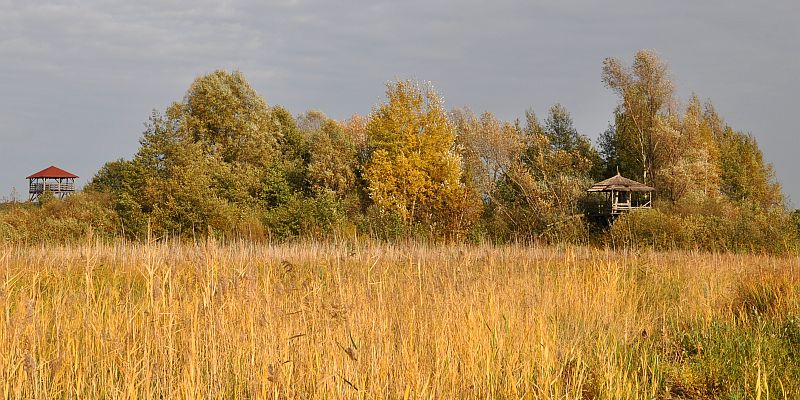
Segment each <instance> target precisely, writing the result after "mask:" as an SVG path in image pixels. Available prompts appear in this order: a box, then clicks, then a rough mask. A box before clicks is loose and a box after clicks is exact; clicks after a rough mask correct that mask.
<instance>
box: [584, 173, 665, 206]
mask: <svg viewBox="0 0 800 400" xmlns="http://www.w3.org/2000/svg"><path fill="white" fill-rule="evenodd" d="M655 190H656V189H655V188H652V187H650V186H647V185H645V184H643V183H639V182H636V181H634V180H633V179H628V178H626V177H624V176H622V175H620V174H619V172H617V175H615V176H613V177H611V178H608V179H606V180H604V181H600V182H597V183H595V184H594V185H592V187H590V188H589V189H588V190H587V192H589V193H598V194H603V195H605V198H604V201H600V202H597V210H596V213H597V214H596V215H599V216H617V215H619V214H622V213H624V212H628V211H631V210H636V209H641V208H651V207H652V202H653V192H655ZM591 211H592V213H594V212H595V210H591Z"/></svg>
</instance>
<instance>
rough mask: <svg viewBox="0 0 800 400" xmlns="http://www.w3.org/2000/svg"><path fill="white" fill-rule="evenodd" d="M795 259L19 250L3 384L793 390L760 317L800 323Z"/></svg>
mask: <svg viewBox="0 0 800 400" xmlns="http://www.w3.org/2000/svg"><path fill="white" fill-rule="evenodd" d="M797 266H798V260H797V259H796V258H774V257H766V256H741V255H738V256H737V255H713V254H693V253H688V252H674V253H650V252H645V253H641V254H637V253H629V252H627V253H626V252H612V251H604V250H598V249H591V248H572V247H566V248H554V247H546V248H543V247H526V246H516V245H514V246H503V247H491V246H425V245H387V244H374V243H367V244H355V245H354V244H342V245H336V244H324V243H298V244H286V245H275V246H267V245H256V244H250V243H239V244H232V245H225V246H221V245H217V244H214V243H209V244H203V245H199V246H191V245H180V244H151V245H141V244H117V245H103V244H92V245H88V244H87V245H75V246H70V247H59V246H51V245H46V246H41V247H24V246H17V247H13V246H5V247H0V279H2V282H0V306H2V314H0V382H2V385H3V386H2V388H1V389H0V391H2V394H3V396H4V398H148V399H149V398H192V399H194V398H226V399H232V398H367V399H372V398H375V399H377V398H688V397H695V398H704V397H716V396H722V395H725V394H726V393H728V394H730V393H743V394H744V395H748V396H750V395H751V396H753V397H756V396H762V398H766V397H763V396H765V395H766V393H767V392H769V393H770V395H771V396H772V397H773V398H783V397H787V398H792V397H796V396H797V395H800V392H797V391H796V390H798V389H797V386H796V385H795V386H792V385H791V382H792V380H793V379H795V380H796V378H797V377H796V376H795V375H793V374H794V373H795V372H792V371H788V372H786V371H782V370H781V369H780V368H776V367H775V364H774V362H775V360H779V361H780V360H784V359H785V357H784V356H785V354H784V353H780V355H774V356H773V355H771V354H773V353H774V354H778V353H776V352H775V351H772V352H771V353H770V351H771V350H770V349H771V348H773V347H776V346H778V347H780V346H781V343H784V342H785V340H788V341H789V342H785V343H788V345H787V346H790V345H793V343H794V342H791V340H794V339H792V337H789V336H787V338H788V339H785V340H784V339H783V336H780V335H778V336H779V337H778V339H774V340H773V339H770V336H769V333H768V332H772V331H770V330H769V329H768V326H767V325H764V326H763V327H762V325H759V324H773V325H774V324H778V323H780V324H783V325H780V327H784V328H785V327H787V326H788V327H791V326H793V325H791V326H790V325H785V324H786V323H787V322H786V321H793V319H792V318H794V317H793V316H795V315H797V311H798V302H797V293H796V292H797V286H796V285H795V282H796V276H797V273H796V271H795V270H796V268H797ZM769 326H772V325H769ZM776 326H778V325H776ZM720 327H723V328H720ZM724 327H730V329H731V330H730V331H726V330H724V329H727V328H724ZM781 329H783V328H781ZM786 329H789V328H786ZM715 332H716V333H715ZM726 332H729V333H726ZM776 332H777V331H776ZM798 332H800V330H798ZM714 335H717V336H714ZM726 335H727V336H726ZM717 337H719V338H721V339H720V340H716V339H715V338H717ZM798 337H799V338H800V333H798ZM737 338H744V339H742V340H743V342H742V343H744V344H742V345H741V346H740V345H739V344H736V343H734V342H736V340H738V339H737ZM715 340H716V341H715ZM775 340H777V342H776V341H775ZM782 340H784V341H782ZM728 342H731V343H732V344H730V346H729V345H728ZM775 343H777V345H776V344H775ZM714 346H719V348H717V347H714ZM726 346H727V347H726ZM770 346H772V347H770ZM706 347H708V348H706ZM740 347H741V348H744V349H752V351H750V350H747V351H746V352H743V353H742V352H738V351H739V350H737V349H739V348H740ZM788 348H789V349H791V347H788ZM731 352H732V353H731ZM717 353H719V354H720V355H721V356H720V357H717V358H715V357H714V355H715V354H717ZM740 353H741V354H740ZM726 354H738V356H736V357H739V358H736V357H733V358H736V361H737V364H736V365H734V366H727V367H726V365H725V364H724V362H725V359H726V358H728V357H729V356H726ZM787 354H788V353H787ZM770 357H771V358H770ZM780 357H784V358H780ZM786 357H790V358H789V359H786V360H788V361H787V362H792V361H793V360H796V358H792V357H797V356H795V355H793V354H789V355H788V356H786ZM734 367H736V368H739V369H738V370H736V371H739V372H737V375H735V376H734V378H730V376H728V375H726V374H727V373H728V372H726V371H729V368H734ZM715 368H719V370H716V369H715ZM739 378H741V379H740V380H739Z"/></svg>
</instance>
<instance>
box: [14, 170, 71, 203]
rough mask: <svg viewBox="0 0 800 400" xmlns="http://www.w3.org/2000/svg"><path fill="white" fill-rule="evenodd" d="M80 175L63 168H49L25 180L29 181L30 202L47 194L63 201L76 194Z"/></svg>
mask: <svg viewBox="0 0 800 400" xmlns="http://www.w3.org/2000/svg"><path fill="white" fill-rule="evenodd" d="M76 178H78V175H75V174H73V173H71V172H67V171H64V170H63V169H61V168H58V167H54V166H52V165H51V166H49V167H47V168H45V169H43V170H41V171H39V172H37V173H35V174H33V175H31V176H29V177H27V178H25V179H27V180H28V183H29V185H28V187H29V190H28V193H29V194H30V197H29V200H30V201H38V200H39V198H40V197H41V196H42V194H44V193H45V192H50V193H53V195H54V196H55V197H57V198H59V199H63V198H64V197H67V196H69V195H71V194H72V193H74V192H75V179H76Z"/></svg>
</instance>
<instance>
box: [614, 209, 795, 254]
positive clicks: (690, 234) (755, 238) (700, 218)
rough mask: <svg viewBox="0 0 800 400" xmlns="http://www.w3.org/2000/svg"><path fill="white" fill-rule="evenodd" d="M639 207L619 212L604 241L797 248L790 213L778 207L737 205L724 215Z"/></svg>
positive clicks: (667, 246) (742, 248) (783, 250)
mask: <svg viewBox="0 0 800 400" xmlns="http://www.w3.org/2000/svg"><path fill="white" fill-rule="evenodd" d="M669 211H671V210H670V209H666V210H664V211H662V210H661V209H649V210H639V211H635V212H631V213H628V214H625V215H622V216H620V217H619V218H618V219H617V220H616V222H615V223H614V224H613V226H612V227H611V229H610V231H609V233H608V235H607V238H606V240H607V241H610V242H611V244H612V245H616V246H623V247H646V248H652V249H656V250H669V249H698V250H708V251H735V252H748V251H749V252H764V253H771V254H783V253H788V252H791V251H794V250H796V249H797V243H798V233H797V229H796V228H795V225H794V223H793V222H792V219H791V217H790V215H788V214H786V213H785V212H782V211H779V210H757V209H749V210H748V209H743V208H735V209H730V210H727V212H726V214H727V215H704V214H683V215H682V214H680V213H679V212H674V213H670V212H669Z"/></svg>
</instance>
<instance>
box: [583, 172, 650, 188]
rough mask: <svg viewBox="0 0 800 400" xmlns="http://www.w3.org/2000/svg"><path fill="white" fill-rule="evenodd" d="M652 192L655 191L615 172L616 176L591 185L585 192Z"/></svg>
mask: <svg viewBox="0 0 800 400" xmlns="http://www.w3.org/2000/svg"><path fill="white" fill-rule="evenodd" d="M612 190H613V191H617V192H653V191H655V190H656V189H655V188H652V187H650V186H647V185H645V184H643V183H639V182H636V181H635V180H633V179H628V178H626V177H624V176H622V175H620V174H619V172H617V174H616V175H614V176H612V177H611V178H608V179H606V180H604V181H600V182H597V183H595V184H594V185H592V187H590V188H589V189H588V190H587V192H610V191H612Z"/></svg>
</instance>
